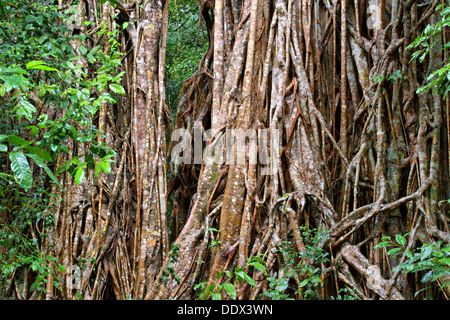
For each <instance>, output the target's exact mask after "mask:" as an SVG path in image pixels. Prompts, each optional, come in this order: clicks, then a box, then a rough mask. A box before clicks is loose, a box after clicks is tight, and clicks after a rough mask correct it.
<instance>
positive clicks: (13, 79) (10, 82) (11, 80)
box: [0, 74, 25, 91]
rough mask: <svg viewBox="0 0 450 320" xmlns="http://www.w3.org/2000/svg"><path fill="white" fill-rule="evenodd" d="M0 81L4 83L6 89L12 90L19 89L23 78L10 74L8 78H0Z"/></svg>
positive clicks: (19, 75)
mask: <svg viewBox="0 0 450 320" xmlns="http://www.w3.org/2000/svg"><path fill="white" fill-rule="evenodd" d="M0 79H2V80H3V81H5V84H7V86H8V87H10V88H11V89H13V88H20V86H21V85H22V83H23V82H24V79H25V78H24V77H23V76H22V75H21V74H12V75H8V76H0ZM7 91H9V90H7Z"/></svg>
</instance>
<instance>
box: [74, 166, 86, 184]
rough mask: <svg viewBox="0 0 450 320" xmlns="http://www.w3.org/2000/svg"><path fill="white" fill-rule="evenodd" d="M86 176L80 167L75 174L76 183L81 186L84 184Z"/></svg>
mask: <svg viewBox="0 0 450 320" xmlns="http://www.w3.org/2000/svg"><path fill="white" fill-rule="evenodd" d="M84 175H85V173H84V169H83V167H78V168H77V170H76V172H75V177H74V179H75V183H76V184H78V185H80V184H81V182H83V179H84Z"/></svg>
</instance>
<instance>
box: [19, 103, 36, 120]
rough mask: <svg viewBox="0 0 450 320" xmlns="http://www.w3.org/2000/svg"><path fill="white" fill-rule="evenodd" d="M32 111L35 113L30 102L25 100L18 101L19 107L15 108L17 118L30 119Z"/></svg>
mask: <svg viewBox="0 0 450 320" xmlns="http://www.w3.org/2000/svg"><path fill="white" fill-rule="evenodd" d="M34 113H36V108H35V107H34V106H33V105H32V104H31V103H30V102H28V101H26V100H21V101H20V103H19V107H18V108H17V110H16V114H17V116H18V117H19V119H21V118H22V117H25V118H26V119H27V120H31V119H32V118H33V114H34Z"/></svg>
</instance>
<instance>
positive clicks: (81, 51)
mask: <svg viewBox="0 0 450 320" xmlns="http://www.w3.org/2000/svg"><path fill="white" fill-rule="evenodd" d="M78 49H79V50H80V53H81V54H82V55H83V56H84V55H85V54H86V53H87V52H88V49H87V48H86V47H85V46H83V45H82V44H81V45H80V46H79V48H78Z"/></svg>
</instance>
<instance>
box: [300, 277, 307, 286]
mask: <svg viewBox="0 0 450 320" xmlns="http://www.w3.org/2000/svg"><path fill="white" fill-rule="evenodd" d="M308 283H309V278H308V279H305V280H303V281H302V282H300V284H299V287H300V288H303V287H304V286H306V285H307V284H308Z"/></svg>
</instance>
